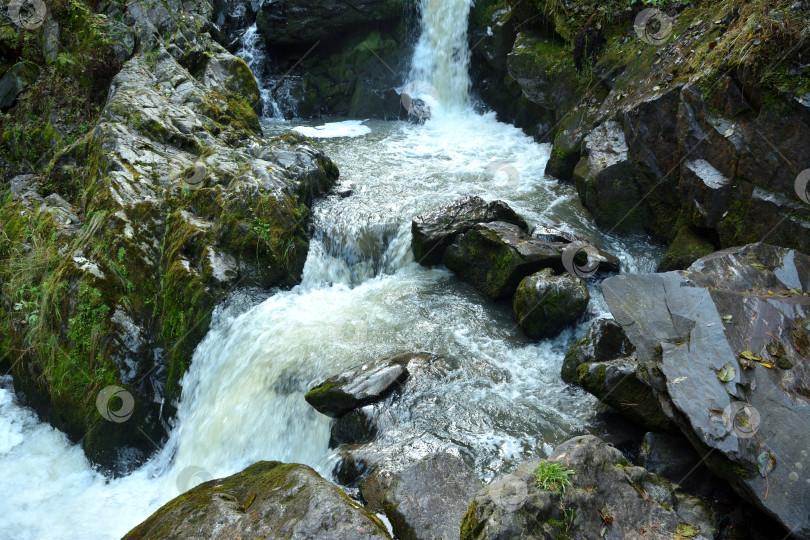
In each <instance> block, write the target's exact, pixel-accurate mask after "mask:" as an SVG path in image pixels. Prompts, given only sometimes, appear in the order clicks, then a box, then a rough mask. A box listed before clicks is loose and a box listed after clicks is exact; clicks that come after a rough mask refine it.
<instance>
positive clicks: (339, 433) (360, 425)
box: [329, 407, 377, 448]
mask: <svg viewBox="0 0 810 540" xmlns="http://www.w3.org/2000/svg"><path fill="white" fill-rule="evenodd" d="M366 409H367V407H363V408H361V409H354V410H353V411H351V412H348V413H346V414H345V415H344V416H342V417H341V418H340V419H339V420H338V421H337V422H335V425H333V426H332V431H331V436H330V437H329V447H330V448H335V447H337V446H340V445H342V444H357V443H364V442H368V441H370V440H372V439H373V438H374V435H376V434H377V425H376V423H375V422H374V418H373V417H372V416H371V414H370V411H367V410H366Z"/></svg>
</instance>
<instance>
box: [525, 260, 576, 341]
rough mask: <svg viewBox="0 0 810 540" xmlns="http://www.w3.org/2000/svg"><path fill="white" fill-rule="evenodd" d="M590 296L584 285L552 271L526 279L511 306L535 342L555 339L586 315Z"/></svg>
mask: <svg viewBox="0 0 810 540" xmlns="http://www.w3.org/2000/svg"><path fill="white" fill-rule="evenodd" d="M589 300H590V294H588V287H587V286H586V285H585V282H584V281H583V280H582V279H580V278H578V277H577V276H574V275H571V274H568V273H565V274H561V275H559V276H555V275H554V272H552V271H551V269H550V268H547V269H545V270H542V271H540V272H538V273H536V274H532V275H531V276H529V277H527V278H524V279H523V281H521V282H520V284H519V285H518V288H517V291H516V292H515V299H514V301H513V303H512V309H513V311H514V315H515V319H516V320H517V322H518V324H519V325H520V327H521V328H522V329H523V331H524V332H526V335H527V336H529V337H530V338H534V339H542V338H546V337H552V336H554V335H556V334H557V333H559V332H560V330H562V329H563V328H565V327H566V326H569V325H570V324H572V323H573V322H574V321H576V320H577V319H578V318H579V316H580V315H582V314H583V313H585V310H586V309H587V307H588V301H589Z"/></svg>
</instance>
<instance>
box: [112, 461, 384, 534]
mask: <svg viewBox="0 0 810 540" xmlns="http://www.w3.org/2000/svg"><path fill="white" fill-rule="evenodd" d="M325 536H328V537H331V538H357V539H372V538H379V539H385V538H389V539H390V538H391V537H390V536H389V534H388V531H387V530H386V528H385V525H383V523H382V522H381V521H380V520H379V518H377V517H376V516H375V515H374V514H372V513H371V512H369V511H368V510H366V509H365V508H363V507H362V506H361V505H360V504H358V503H356V502H354V501H353V500H351V499H350V498H349V497H348V496H347V495H346V494H345V493H344V492H343V491H341V490H340V488H338V487H337V486H335V485H334V484H332V483H331V482H329V481H327V480H324V479H323V478H322V477H321V476H320V475H319V474H318V473H317V472H315V471H314V470H312V469H311V468H309V467H307V466H306V465H298V464H294V463H293V464H285V463H280V462H278V461H260V462H258V463H255V464H253V465H251V466H250V467H248V468H247V469H245V470H243V471H242V472H240V473H237V474H235V475H233V476H229V477H227V478H222V479H219V480H210V481H208V482H205V483H203V484H200V485H198V486H197V487H195V488H193V489H191V490H189V491H187V492H186V493H184V494H182V495H180V496H179V497H177V498H175V499H173V500H171V501H169V502H168V503H166V504H165V505H163V506H162V507H161V508H160V509H159V510H157V511H156V512H155V513H154V514H152V515H151V516H150V517H149V518H148V519H146V521H144V522H143V523H141V524H140V525H138V526H137V527H135V528H134V529H132V530H131V531H130V532H129V533H127V535H126V536H124V538H125V539H127V540H135V539H139V538H152V539H168V538H185V539H189V540H192V539H200V540H202V539H209V538H217V539H223V540H224V539H226V538H227V539H231V538H321V537H325Z"/></svg>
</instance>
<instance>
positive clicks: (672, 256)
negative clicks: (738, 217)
mask: <svg viewBox="0 0 810 540" xmlns="http://www.w3.org/2000/svg"><path fill="white" fill-rule="evenodd" d="M715 251H716V248H715V247H714V244H712V243H711V242H709V241H708V240H706V239H705V238H703V237H702V236H701V235H700V233H699V232H698V231H697V230H696V229H695V228H694V227H692V226H689V225H686V226H683V227H681V228H680V229H678V232H677V234H676V235H675V239H674V240H673V241H672V244H670V246H669V248H668V249H667V252H666V253H665V254H664V257H663V258H662V259H661V262H659V263H658V268H657V269H656V272H669V271H671V270H686V269H687V268H689V267H690V266H691V265H692V263H694V262H695V261H697V260H698V259H700V258H701V257H705V256H706V255H710V254H711V253H714V252H715Z"/></svg>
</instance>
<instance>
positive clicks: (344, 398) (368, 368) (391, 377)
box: [304, 353, 432, 418]
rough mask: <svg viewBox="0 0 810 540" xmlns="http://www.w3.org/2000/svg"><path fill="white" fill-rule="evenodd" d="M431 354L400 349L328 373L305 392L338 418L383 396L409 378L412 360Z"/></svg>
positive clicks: (313, 402)
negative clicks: (330, 375)
mask: <svg viewBox="0 0 810 540" xmlns="http://www.w3.org/2000/svg"><path fill="white" fill-rule="evenodd" d="M429 358H432V355H430V354H427V353H403V354H397V355H394V356H389V357H385V358H379V359H377V360H373V361H371V362H366V363H365V364H362V365H359V366H357V367H354V368H352V369H350V370H348V371H344V372H343V373H339V374H338V375H335V376H333V377H330V378H329V379H327V380H326V381H324V382H322V383H321V384H319V385H317V386H316V387H314V388H312V389H311V390H310V391H309V392H307V394H306V395H305V396H304V399H306V400H307V403H309V404H310V405H312V406H313V407H315V409H317V410H318V412H320V413H322V414H325V415H326V416H331V417H333V418H340V417H341V416H343V415H344V414H346V413H348V412H349V411H351V410H352V409H356V408H358V407H362V406H363V405H368V404H369V403H374V402H375V401H379V400H381V399H383V398H384V397H386V396H387V395H388V394H390V393H391V392H393V391H394V389H395V388H396V387H397V386H398V385H399V384H401V383H402V382H404V381H405V379H407V378H408V369H407V365H408V363H409V362H410V361H411V360H414V359H417V360H425V359H429Z"/></svg>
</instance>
